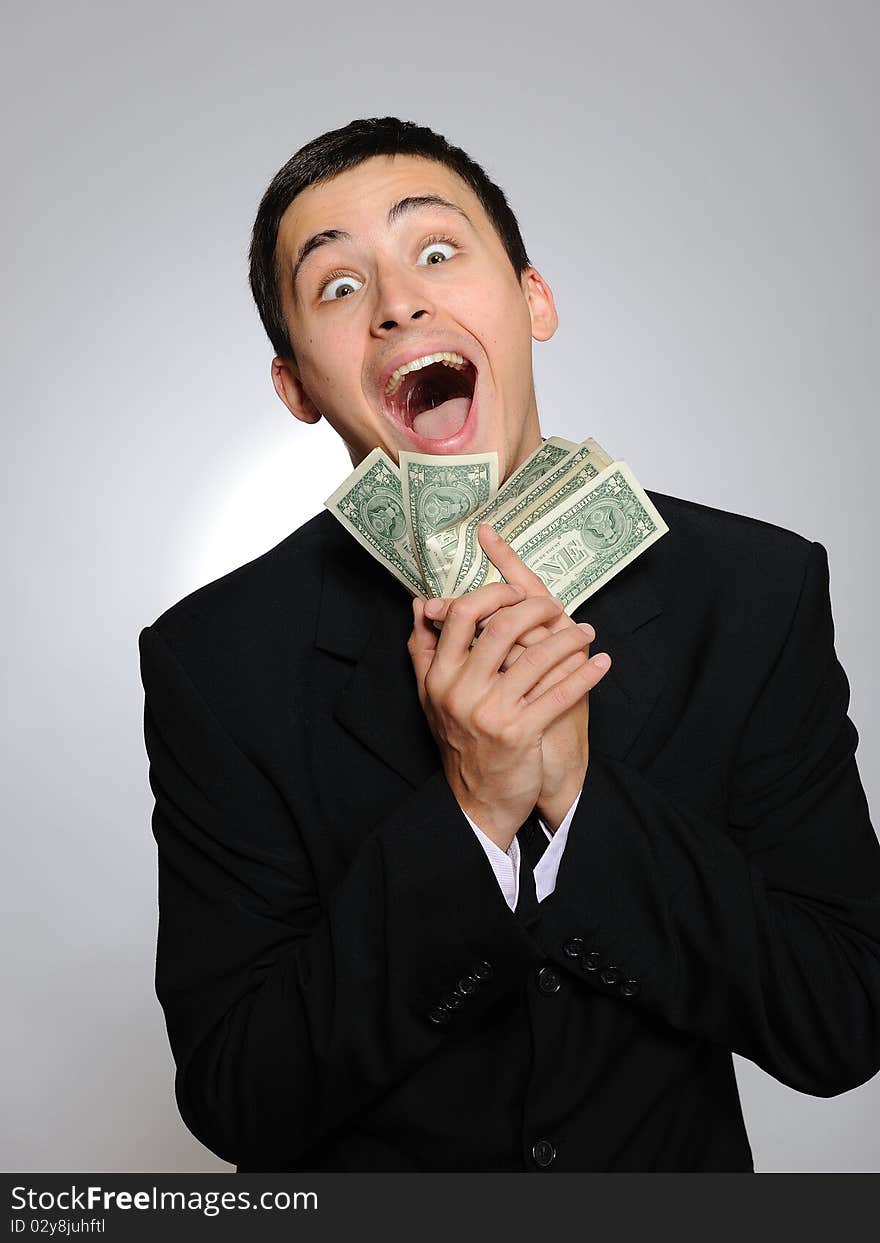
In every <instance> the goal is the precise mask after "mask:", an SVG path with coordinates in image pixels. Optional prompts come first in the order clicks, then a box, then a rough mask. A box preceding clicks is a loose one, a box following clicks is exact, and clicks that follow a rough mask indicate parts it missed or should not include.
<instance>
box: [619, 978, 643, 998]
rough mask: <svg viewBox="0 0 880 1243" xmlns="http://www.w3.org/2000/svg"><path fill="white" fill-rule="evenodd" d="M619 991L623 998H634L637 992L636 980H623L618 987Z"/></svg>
mask: <svg viewBox="0 0 880 1243" xmlns="http://www.w3.org/2000/svg"><path fill="white" fill-rule="evenodd" d="M620 991H621V993H622V994H623V996H624V997H635V995H636V993H637V992H638V991H639V982H638V980H624V981H623V982H622V983H621V985H620Z"/></svg>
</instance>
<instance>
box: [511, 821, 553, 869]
mask: <svg viewBox="0 0 880 1243" xmlns="http://www.w3.org/2000/svg"><path fill="white" fill-rule="evenodd" d="M516 838H517V841H518V842H519V847H520V851H521V852H522V857H523V860H528V862H529V865H530V866H531V867H532V868H535V867H536V866H537V863H538V860H539V859H540V858H541V855H542V854H543V853H544V851H545V850H546V849H547V847H548V845H549V844H550V843H549V839H548V837H547V834H546V833H545V832H544V830H543V829H542V828H541V826H540V824H538V814H537V812H535V811H533V812H532V814H531V815H530V816H529V818H528V820H526V821H525V823H524V824H521V825H520V827H519V829H517V833H516Z"/></svg>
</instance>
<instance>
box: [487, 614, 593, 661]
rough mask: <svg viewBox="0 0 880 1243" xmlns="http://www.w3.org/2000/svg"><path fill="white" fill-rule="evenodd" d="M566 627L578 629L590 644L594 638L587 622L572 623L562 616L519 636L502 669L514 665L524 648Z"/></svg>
mask: <svg viewBox="0 0 880 1243" xmlns="http://www.w3.org/2000/svg"><path fill="white" fill-rule="evenodd" d="M566 626H578V627H580V629H581V630H583V632H584V634H586V636H587V638H588V639H589V640H590V642H591V643H592V642H593V640H594V639H595V637H596V631H595V630H594V629H593V627H592V626H591V625H590V623H589V622H573V621H572V620H571V618H570V617H568V616H567V615H566V614H563V615H562V616H561V617H560V618H559V619H558V620H557V621H555V622H550V623H548V624H546V625H543V626H535V627H534V629H533V630H527V631H526V633H525V634H521V635H520V636H519V638H518V639H517V641H516V643H515V644H514V646H513V647H512V648H511V649H510V655H508V656H507V657H506V658H505V661H504V664H503V665H502V666H501V667H502V669H505V670H506V669H509V668H510V667H511V665H514V664H516V661H517V658H518V657H519V656H520V655H521V654H522V651H523V649H524V648H527V647H531V646H532V644H534V643H540V642H541V640H542V639H546V638H547V636H548V635H550V634H554V633H556V632H558V631H560V630H564V629H565V628H566Z"/></svg>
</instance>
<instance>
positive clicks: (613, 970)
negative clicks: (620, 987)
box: [602, 967, 623, 984]
mask: <svg viewBox="0 0 880 1243" xmlns="http://www.w3.org/2000/svg"><path fill="white" fill-rule="evenodd" d="M622 976H623V972H622V971H621V970H620V968H619V967H603V968H602V979H603V980H604V981H605V983H606V984H616V983H617V981H618V980H619V979H621V977H622Z"/></svg>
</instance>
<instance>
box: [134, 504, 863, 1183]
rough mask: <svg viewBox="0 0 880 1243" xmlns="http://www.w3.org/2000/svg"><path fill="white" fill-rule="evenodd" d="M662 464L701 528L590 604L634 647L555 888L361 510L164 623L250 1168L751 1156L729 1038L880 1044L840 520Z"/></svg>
mask: <svg viewBox="0 0 880 1243" xmlns="http://www.w3.org/2000/svg"><path fill="white" fill-rule="evenodd" d="M649 495H650V497H651V499H652V501H653V502H654V504H655V505H656V506H657V508H658V509H659V511H660V513H661V514H662V515H663V517H664V518H665V519H666V521H667V523H668V525H669V532H668V534H666V535H664V537H663V538H662V539H661V540H658V541H657V543H656V544H654V545H653V546H652V547H651V548H649V549H648V550H647V551H646V552H645V553H643V554H642V555H641V556H640V557H639V558H637V559H636V561H634V562H633V563H632V564H630V565H629V566H627V567H626V568H625V569H624V570H622V571H621V572H620V573H619V574H618V575H617V576H616V577H615V578H614V579H613V580H612V581H611V582H610V583H608V584H607V585H606V586H605V587H604V588H603V589H602V590H600V591H599V592H598V593H597V594H596V595H595V596H594V597H593V598H592V599H590V600H588V601H586V603H585V604H583V605H582V606H581V607H580V608H579V609H578V610H577V612H576V614H575V617H576V619H577V620H589V621H591V622H592V623H593V624H594V626H595V628H596V631H597V638H596V641H595V643H594V644H593V650H594V651H598V650H600V649H602V648H604V649H607V650H608V651H609V652H610V653H611V654H612V657H613V664H612V666H611V669H610V672H609V673H608V674H606V676H605V677H604V678H603V680H602V681H601V682H600V683H599V684H598V686H597V688H596V689H595V690H593V691H592V692H591V694H590V764H589V771H588V773H587V779H586V783H585V788H584V792H583V794H582V796H581V799H580V802H579V804H578V808H577V812H576V814H575V817H574V820H573V822H572V825H571V830H570V833H569V838H568V842H567V845H566V849H565V853H564V856H563V858H562V861H561V865H560V868H559V873H558V878H557V883H556V889H555V892H554V893H552V894H551V895H550V896H549V897H547V898H546V899H545V900H544V901H543V902H542V903H541V904H540V906H538V904H537V903H536V901H535V896H534V885H533V884H532V885H529V884H528V881H529V879H530V872H529V868H528V866H527V864H526V862H525V859H524V861H523V879H524V881H525V882H526V883H524V884H523V886H522V890H523V892H522V898H521V901H520V903H519V905H518V907H517V910H516V911H511V910H510V908H509V907H508V906H507V904H506V902H505V900H504V898H503V896H502V893H501V891H500V889H499V886H498V883H497V881H496V879H495V877H494V875H493V873H492V870H491V867H490V865H489V862H488V860H487V858H486V855H485V853H484V852H483V849H482V847H481V846H480V844H479V841H478V840H477V838H476V836H475V834H474V833H473V830H472V829H471V827H470V826H469V825H468V823H467V821H466V819H465V817H464V815H463V813H462V812H461V810H460V808H459V806H458V804H457V802H456V801H455V798H454V797H453V795H452V791H451V790H450V788H449V785H448V783H447V782H446V779H445V776H444V774H443V770H442V768H441V766H440V760H439V753H438V751H437V748H436V746H435V744H434V741H433V739H432V737H431V734H430V731H429V729H428V726H427V723H426V720H425V718H424V715H423V713H422V710H421V708H420V705H419V702H418V697H417V694H416V687H415V678H414V674H413V671H412V667H411V663H410V658H409V655H408V652H407V649H406V640H407V637H408V635H409V633H410V629H411V625H412V609H411V597H410V595H409V594H408V592H407V591H406V590H405V589H404V588H403V587H402V586H401V585H400V584H399V583H398V582H397V581H396V580H395V579H394V578H393V577H392V576H391V575H390V574H389V573H388V572H387V571H386V570H384V569H383V568H382V567H381V566H380V565H378V564H377V563H376V562H374V561H373V560H372V558H371V557H370V556H369V555H368V554H367V553H366V552H365V551H364V550H363V549H362V548H361V547H360V546H359V545H358V544H357V543H356V542H355V541H354V540H353V539H352V538H351V537H350V536H349V535H348V534H347V533H346V532H345V531H344V530H343V529H342V527H341V526H339V524H338V523H337V522H336V520H335V519H334V518H333V517H332V516H331V515H330V514H329V513H327V512H326V511H322V512H321V513H319V514H318V515H317V516H316V517H314V518H312V519H311V520H310V521H308V522H307V523H305V525H303V526H302V527H300V528H299V529H298V530H297V531H295V532H294V533H293V534H292V535H290V536H289V537H288V538H287V539H285V540H284V541H283V542H282V543H280V544H279V545H278V546H277V547H275V548H273V549H271V550H270V551H269V552H267V553H265V554H264V555H262V556H260V557H258V558H256V559H255V560H254V561H251V562H250V563H248V564H247V565H244V566H241V567H240V568H239V569H237V570H235V571H233V572H232V573H230V574H227V575H225V576H224V577H222V578H220V579H218V580H217V581H216V582H213V583H210V584H208V585H207V586H204V587H202V588H200V589H199V590H197V591H195V592H193V593H192V594H191V595H188V596H187V597H186V598H185V599H183V600H181V601H180V602H178V603H177V604H175V605H173V606H172V607H171V608H169V609H168V610H167V611H166V612H164V613H163V614H162V615H161V616H160V617H159V618H158V619H157V620H156V621H155V622H153V624H152V625H150V626H147V627H145V628H144V629H143V631H142V632H141V634H140V654H141V675H142V679H143V685H144V688H145V692H146V701H145V715H144V724H145V736H146V745H147V750H148V753H149V759H150V782H151V786H152V789H153V792H154V795H155V810H154V813H153V821H152V824H153V831H154V834H155V838H156V842H157V844H158V868H159V891H158V896H159V931H158V947H157V963H156V989H157V994H158V997H159V1000H160V1002H161V1004H162V1007H163V1009H164V1013H165V1017H166V1021H167V1028H168V1036H169V1040H170V1044H171V1048H172V1051H173V1054H174V1058H175V1061H176V1066H177V1074H176V1096H177V1102H178V1107H179V1109H180V1113H181V1115H182V1117H183V1119H184V1121H185V1123H186V1125H187V1126H188V1127H189V1129H190V1130H191V1131H192V1133H193V1134H194V1135H195V1136H196V1137H197V1138H198V1139H199V1140H201V1142H202V1143H204V1144H205V1145H206V1146H207V1147H208V1148H209V1149H211V1150H212V1151H213V1152H214V1153H216V1154H217V1155H218V1156H220V1157H221V1158H223V1159H224V1160H226V1161H228V1162H232V1163H234V1164H236V1165H237V1166H238V1169H239V1171H315V1170H358V1171H372V1170H413V1171H417V1170H483V1171H485V1170H507V1171H513V1170H519V1171H529V1170H531V1171H535V1172H540V1171H546V1172H554V1171H557V1170H558V1171H579V1170H630V1171H632V1170H723V1171H735V1170H745V1171H748V1170H751V1169H752V1168H753V1161H752V1153H751V1149H750V1145H749V1142H748V1138H747V1135H746V1131H745V1128H744V1125H743V1118H742V1112H741V1109H740V1102H739V1097H738V1093H737V1087H736V1080H735V1077H734V1070H733V1063H732V1058H731V1051H734V1052H736V1053H738V1054H740V1055H742V1056H743V1057H746V1058H749V1059H751V1060H752V1061H754V1062H755V1063H757V1065H759V1066H761V1067H762V1068H763V1069H764V1070H765V1071H767V1072H768V1073H769V1074H771V1075H773V1076H774V1077H775V1078H776V1079H778V1080H780V1081H781V1082H783V1083H785V1084H788V1085H789V1086H791V1087H793V1088H795V1089H797V1090H798V1091H801V1092H806V1093H810V1094H812V1095H816V1096H833V1095H836V1094H838V1093H841V1092H845V1091H847V1090H849V1089H851V1088H854V1087H856V1086H858V1085H859V1084H862V1083H864V1082H865V1081H866V1080H867V1079H869V1078H870V1077H871V1076H873V1075H874V1074H875V1073H876V1072H877V1070H878V1067H880V846H878V841H877V838H876V836H875V833H874V831H873V828H872V826H871V823H870V819H869V812H868V807H867V805H866V800H865V795H864V792H863V788H862V785H861V782H860V779H859V774H858V771H857V767H856V761H855V758H854V752H855V750H856V745H857V741H858V734H857V732H856V728H855V726H854V725H853V723H852V722H851V720H850V719H849V717H848V715H847V708H848V703H849V686H848V682H847V678H846V676H845V673H844V671H843V669H842V668H841V665H840V664H839V662H838V660H837V657H836V655H835V651H834V642H833V640H834V630H833V622H832V615H831V604H830V597H829V579H828V561H827V555H826V550H825V548H824V547H823V546H822V545H821V544H819V543H815V542H811V541H809V540H807V539H804V538H802V537H801V536H799V535H797V534H794V533H793V532H790V531H786V530H784V529H782V528H779V527H776V526H773V525H770V524H768V523H765V522H761V521H758V520H755V519H751V518H747V517H743V516H740V515H736V514H731V513H726V512H723V511H721V510H717V509H712V508H709V507H706V506H703V505H698V504H694V503H690V502H688V501H686V500H681V499H678V498H675V497H671V496H665V495H663V494H659V493H655V492H649Z"/></svg>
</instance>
